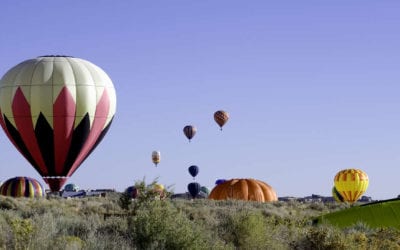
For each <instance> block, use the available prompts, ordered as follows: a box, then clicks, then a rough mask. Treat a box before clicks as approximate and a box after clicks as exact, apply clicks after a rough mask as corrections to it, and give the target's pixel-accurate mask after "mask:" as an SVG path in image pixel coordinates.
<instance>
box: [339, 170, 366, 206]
mask: <svg viewBox="0 0 400 250" xmlns="http://www.w3.org/2000/svg"><path fill="white" fill-rule="evenodd" d="M334 183H335V188H336V190H337V191H338V192H339V194H340V195H341V196H342V197H343V200H344V201H346V202H349V203H354V202H356V201H357V200H358V199H359V198H360V197H361V195H363V194H364V193H365V191H366V190H367V188H368V184H369V179H368V175H367V174H366V173H365V172H364V171H362V170H360V169H344V170H341V171H339V172H338V173H337V174H336V176H335V179H334Z"/></svg>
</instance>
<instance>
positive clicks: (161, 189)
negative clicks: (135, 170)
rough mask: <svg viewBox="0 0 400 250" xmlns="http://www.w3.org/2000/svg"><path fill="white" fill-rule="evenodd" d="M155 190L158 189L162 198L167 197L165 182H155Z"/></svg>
mask: <svg viewBox="0 0 400 250" xmlns="http://www.w3.org/2000/svg"><path fill="white" fill-rule="evenodd" d="M153 190H154V191H156V192H157V193H158V194H159V196H160V199H163V198H164V197H165V192H164V191H165V188H164V185H163V184H160V183H155V184H154V185H153Z"/></svg>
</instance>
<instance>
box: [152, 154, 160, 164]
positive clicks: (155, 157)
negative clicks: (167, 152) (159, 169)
mask: <svg viewBox="0 0 400 250" xmlns="http://www.w3.org/2000/svg"><path fill="white" fill-rule="evenodd" d="M151 159H152V161H153V163H154V164H155V165H156V166H157V164H158V163H160V160H161V153H160V151H153V153H151Z"/></svg>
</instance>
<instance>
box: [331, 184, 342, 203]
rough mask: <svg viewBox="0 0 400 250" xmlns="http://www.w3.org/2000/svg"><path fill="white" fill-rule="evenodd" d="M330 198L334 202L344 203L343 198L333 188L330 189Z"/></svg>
mask: <svg viewBox="0 0 400 250" xmlns="http://www.w3.org/2000/svg"><path fill="white" fill-rule="evenodd" d="M332 197H333V199H334V200H335V201H336V202H344V199H343V196H342V195H341V194H340V193H339V192H338V191H337V190H336V188H335V187H333V188H332Z"/></svg>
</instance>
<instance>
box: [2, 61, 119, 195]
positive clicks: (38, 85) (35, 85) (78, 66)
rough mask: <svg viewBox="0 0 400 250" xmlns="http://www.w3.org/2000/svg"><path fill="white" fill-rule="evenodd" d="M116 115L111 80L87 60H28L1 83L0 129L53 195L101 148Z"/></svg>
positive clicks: (4, 77)
mask: <svg viewBox="0 0 400 250" xmlns="http://www.w3.org/2000/svg"><path fill="white" fill-rule="evenodd" d="M115 110H116V95H115V90H114V85H113V83H112V81H111V79H110V78H109V77H108V75H107V74H106V73H105V72H104V71H103V70H102V69H100V68H99V67H98V66H96V65H94V64H92V63H91V62H89V61H86V60H83V59H79V58H74V57H65V56H43V57H38V58H34V59H30V60H26V61H24V62H22V63H20V64H18V65H16V66H15V67H13V68H11V69H10V70H9V71H8V72H7V73H6V74H5V75H4V76H3V77H2V78H1V80H0V114H1V116H0V125H1V126H2V128H3V130H4V131H5V133H6V135H7V137H8V138H9V139H10V141H11V142H12V143H13V144H14V146H15V147H16V148H17V149H18V150H19V152H20V153H21V154H22V155H23V156H24V157H25V158H26V159H27V160H28V162H29V163H30V164H31V165H32V166H33V167H34V168H35V169H36V171H37V172H39V174H40V175H41V176H42V177H43V179H44V180H45V182H46V183H47V184H48V185H49V186H50V189H51V191H59V190H60V188H61V186H62V185H63V184H64V183H65V182H66V180H67V178H68V177H70V176H71V175H72V174H73V173H74V172H75V171H76V170H77V169H78V167H79V166H80V165H81V163H82V162H83V161H84V160H85V159H86V158H87V157H88V156H89V154H90V153H91V152H92V151H93V150H94V149H95V148H96V146H97V145H98V144H99V143H100V141H101V140H102V139H103V137H104V135H105V134H106V133H107V131H108V129H109V128H110V125H111V122H112V120H113V117H114V114H115Z"/></svg>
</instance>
